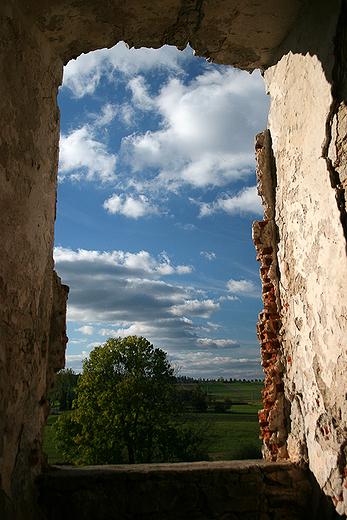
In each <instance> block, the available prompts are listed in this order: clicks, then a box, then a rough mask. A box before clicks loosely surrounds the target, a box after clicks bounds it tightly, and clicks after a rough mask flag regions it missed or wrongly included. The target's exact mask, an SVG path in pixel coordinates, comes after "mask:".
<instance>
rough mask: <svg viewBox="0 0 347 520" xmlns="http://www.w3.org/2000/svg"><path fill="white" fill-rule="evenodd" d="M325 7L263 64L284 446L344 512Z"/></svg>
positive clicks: (333, 114) (333, 133)
mask: <svg viewBox="0 0 347 520" xmlns="http://www.w3.org/2000/svg"><path fill="white" fill-rule="evenodd" d="M328 7H329V9H330V8H331V4H330V3H329V6H328V5H327V4H326V6H325V7H322V8H318V9H316V12H315V17H316V29H315V32H314V31H311V29H310V26H309V25H308V24H305V38H306V39H307V41H309V47H308V46H306V42H305V44H302V49H305V50H307V52H306V53H297V52H292V51H289V52H288V53H286V54H285V55H284V56H283V57H281V58H280V59H279V61H278V62H277V63H276V65H274V66H273V67H270V68H269V69H268V70H267V71H266V72H265V82H266V88H267V91H268V92H269V94H270V96H271V108H270V114H269V129H270V132H271V137H272V143H273V153H274V157H275V161H276V195H275V197H276V207H275V222H276V227H277V231H278V266H279V273H280V281H279V290H280V300H281V318H282V328H281V331H280V335H281V345H282V352H281V356H282V361H283V362H282V366H283V368H284V379H283V381H284V388H285V397H286V399H287V400H288V403H289V407H290V413H289V418H288V423H289V428H288V431H289V435H288V441H287V449H288V455H289V457H290V459H291V460H293V461H306V462H308V463H309V466H310V468H311V470H312V471H313V473H314V474H315V476H316V478H317V480H318V482H319V485H320V486H321V487H322V488H323V489H324V490H325V492H326V493H327V494H328V495H329V496H331V497H332V499H333V501H334V503H335V505H336V507H337V511H339V512H340V513H344V512H346V500H347V489H346V484H347V479H346V474H347V466H346V453H345V446H346V444H347V423H346V420H347V401H346V388H347V372H346V368H347V364H346V363H347V349H346V337H347V334H346V333H347V306H346V303H347V302H346V293H345V289H344V288H345V286H346V273H347V256H346V237H345V235H344V226H343V225H342V224H343V220H344V212H345V209H344V205H343V201H344V191H343V185H342V184H341V182H340V180H339V172H338V171H334V167H333V165H334V164H335V165H339V168H340V169H341V170H343V168H344V166H342V165H343V164H344V165H345V159H344V158H343V154H344V153H345V152H344V151H343V150H344V146H345V142H344V139H345V137H346V132H345V128H344V129H343V130H342V126H343V124H344V123H343V121H344V118H343V116H344V114H345V111H344V106H343V105H342V106H341V102H342V99H339V97H338V96H339V91H340V92H341V87H343V86H344V85H343V83H344V80H343V78H344V73H345V72H346V69H344V70H343V64H341V62H340V63H338V62H336V61H335V62H334V61H333V60H331V59H328V55H329V52H330V53H332V54H333V53H335V57H336V58H338V52H337V51H338V48H339V46H340V45H341V35H339V34H338V33H337V34H336V28H335V23H336V21H335V22H334V23H331V24H329V23H328V22H327V20H329V18H328V17H327V15H328V12H327V8H328ZM336 12H338V11H336ZM319 28H322V29H323V28H324V30H322V31H319V30H317V29H319ZM298 29H299V28H298ZM295 39H296V38H294V35H290V37H289V41H287V42H285V43H284V47H289V48H292V49H293V51H295V47H296V45H297V41H295V42H294V41H293V40H295ZM337 65H339V67H340V74H339V77H336V68H337ZM341 65H342V68H341ZM340 128H341V130H340ZM284 129H285V131H284ZM342 143H343V144H342ZM341 173H342V172H341Z"/></svg>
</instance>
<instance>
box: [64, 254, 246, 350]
mask: <svg viewBox="0 0 347 520" xmlns="http://www.w3.org/2000/svg"><path fill="white" fill-rule="evenodd" d="M54 258H55V263H56V269H57V271H58V273H59V275H60V276H61V277H62V279H63V281H64V283H67V284H68V285H69V286H70V288H71V292H70V296H69V301H68V320H69V321H72V322H75V323H80V324H81V326H80V327H79V328H77V329H75V330H77V331H79V332H81V333H82V334H86V335H89V334H92V333H93V334H94V336H95V335H98V336H100V337H104V338H105V337H110V336H115V337H117V336H128V335H134V334H135V335H143V336H146V337H147V338H148V339H150V340H151V341H153V342H155V344H156V345H158V346H161V348H165V349H166V350H167V349H168V348H171V349H173V350H175V349H182V348H189V349H191V348H193V349H194V348H200V349H201V348H204V349H207V348H219V349H220V348H223V349H227V348H236V347H238V343H237V342H235V341H233V340H224V339H218V338H215V339H213V340H210V339H208V338H206V337H205V336H203V337H201V332H202V331H204V330H208V329H206V327H204V326H203V325H201V320H204V319H208V318H211V316H212V315H214V314H215V313H217V312H218V311H219V310H220V303H219V302H216V301H214V300H212V299H211V298H208V297H206V296H205V295H204V293H202V292H201V291H198V290H195V289H193V288H192V287H184V286H182V285H180V284H177V283H176V285H175V284H173V283H167V282H165V281H164V280H162V279H161V278H165V277H166V276H168V275H170V277H171V278H172V277H173V276H176V277H182V276H184V274H185V273H188V272H190V271H191V269H192V267H191V266H184V265H183V266H174V265H172V262H171V261H170V258H169V255H168V254H167V253H165V252H163V253H162V254H161V255H160V256H159V257H158V258H157V259H156V258H154V257H152V256H151V255H150V254H149V253H148V252H146V251H140V252H139V253H136V254H134V253H129V252H123V251H114V252H112V253H108V252H102V253H101V252H99V251H87V250H79V251H73V250H71V249H64V248H61V247H57V248H55V251H54ZM195 319H198V322H196V321H195ZM91 324H93V325H91ZM205 334H206V333H205Z"/></svg>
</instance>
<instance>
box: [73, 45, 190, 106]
mask: <svg viewBox="0 0 347 520" xmlns="http://www.w3.org/2000/svg"><path fill="white" fill-rule="evenodd" d="M190 59H192V56H191V51H190V49H189V48H187V49H186V50H185V51H183V52H178V51H177V49H176V48H175V47H170V46H168V45H164V46H163V47H161V48H160V49H147V48H141V49H127V47H126V46H125V44H124V43H123V42H119V43H118V44H117V45H115V46H114V47H112V49H100V50H97V51H94V52H90V53H88V54H81V56H79V57H78V58H77V59H76V60H71V61H69V63H68V64H67V65H66V67H64V77H63V87H65V88H68V89H70V90H71V91H72V92H73V94H74V96H75V97H76V98H81V97H83V96H85V95H88V94H89V95H90V94H93V93H94V91H95V89H96V87H97V86H98V84H99V82H100V79H101V77H102V76H103V75H106V76H108V78H109V80H113V81H119V75H124V76H125V77H131V76H133V75H135V74H138V73H144V72H148V71H150V70H153V69H157V70H160V69H164V70H165V69H168V70H169V71H170V70H171V71H174V72H175V73H176V74H183V70H182V68H181V63H183V62H185V61H188V60H190Z"/></svg>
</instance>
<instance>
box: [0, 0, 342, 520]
mask: <svg viewBox="0 0 347 520" xmlns="http://www.w3.org/2000/svg"><path fill="white" fill-rule="evenodd" d="M346 18H347V17H346V2H345V0H332V1H329V2H326V1H325V0H324V1H323V0H316V1H313V0H301V1H299V0H284V1H283V2H282V1H281V2H278V1H277V0H266V1H262V2H257V3H254V2H248V1H246V0H211V1H208V2H206V1H205V2H204V1H202V0H182V1H178V0H168V1H167V2H157V1H153V0H152V1H147V0H129V1H127V2H126V3H124V2H123V1H121V0H105V1H104V2H95V1H94V0H85V1H83V2H72V1H70V0H34V1H33V0H30V1H29V0H4V1H3V2H1V4H0V49H1V53H0V72H1V82H0V103H1V125H0V214H1V221H0V236H1V253H2V256H1V260H2V261H1V265H0V292H1V299H0V306H1V320H0V338H1V339H0V341H1V348H0V417H1V421H0V475H1V490H0V512H1V514H2V518H10V519H12V518H15V519H16V520H21V519H22V518H26V519H28V518H29V517H30V514H31V513H30V507H31V506H32V507H34V505H33V503H34V502H33V500H32V499H33V496H34V495H33V488H32V482H33V480H34V478H35V477H36V476H37V475H38V474H40V472H41V470H42V465H43V463H44V456H43V454H42V451H41V445H42V436H43V429H44V422H45V418H46V415H47V413H48V409H47V406H46V404H45V399H44V396H45V393H46V391H47V389H48V388H49V386H50V385H51V383H52V380H53V377H54V372H56V371H57V370H59V368H61V367H62V366H63V363H64V351H65V344H66V336H65V306H66V298H67V288H65V287H64V286H62V285H61V283H60V280H59V279H58V277H57V276H56V275H55V274H54V272H53V258H52V249H53V230H54V219H55V203H56V182H57V180H56V177H57V164H58V139H59V110H58V108H57V103H56V96H57V89H58V86H59V84H60V83H61V74H62V65H63V63H66V62H67V61H68V60H70V59H72V58H74V57H76V56H78V55H79V54H80V53H82V52H87V51H89V50H92V49H96V48H101V47H106V46H111V45H114V44H115V43H117V42H118V41H119V40H124V41H126V42H127V43H128V44H129V45H135V46H137V47H139V46H141V45H143V46H148V47H160V46H161V45H163V44H164V43H168V44H174V45H177V46H178V47H179V48H183V47H185V45H186V44H187V43H188V42H190V44H191V46H192V47H193V48H194V49H195V50H196V53H197V54H199V55H202V56H205V57H206V58H212V59H214V60H215V61H216V62H217V63H224V64H229V65H234V66H238V67H240V68H244V69H247V70H252V69H254V68H255V67H259V68H261V69H263V70H264V71H265V72H264V78H265V83H266V88H267V90H268V92H269V94H270V96H271V109H270V115H269V125H268V129H269V132H268V133H266V134H264V135H267V136H268V137H269V138H270V137H271V139H272V152H271V153H270V151H271V150H270V151H269V150H268V152H267V153H269V155H268V157H270V156H271V157H272V159H271V161H272V163H273V164H272V167H271V168H273V170H271V172H272V173H271V174H270V178H271V179H272V181H271V182H272V187H271V190H272V194H271V193H270V192H269V193H267V192H266V193H265V191H266V190H265V191H264V189H263V188H264V186H265V185H264V186H260V191H261V192H262V195H263V198H264V202H265V207H266V211H267V212H268V213H269V211H270V209H271V212H270V213H271V215H269V214H268V215H265V218H264V221H263V224H262V223H258V224H255V228H254V238H255V240H256V241H258V242H257V244H256V245H257V249H258V253H259V260H260V261H261V263H262V267H261V269H262V270H263V271H262V277H263V284H264V305H265V309H264V313H262V316H261V319H260V323H259V328H258V333H259V338H260V341H261V347H262V352H263V364H264V368H265V369H266V377H267V386H266V389H265V391H264V413H263V415H261V421H262V435H263V438H264V441H265V448H264V453H265V455H266V456H267V457H270V458H277V457H278V456H279V457H283V456H286V455H287V454H288V456H289V457H290V459H291V460H292V461H296V462H298V463H303V462H308V464H309V466H310V468H311V470H312V472H313V474H314V475H315V477H316V479H317V481H318V483H319V485H320V486H321V487H322V489H324V491H325V493H326V494H327V495H328V496H330V497H331V498H332V500H333V502H334V504H335V506H336V508H337V510H338V511H339V512H340V513H342V512H345V511H346V510H347V508H346V505H345V504H346V502H347V488H346V485H347V481H346V480H347V478H346V475H347V463H346V456H347V453H346V446H347V426H346V419H347V401H346V383H347V381H346V378H347V376H346V366H347V365H346V362H347V359H346V356H347V349H346V332H347V331H346V328H347V301H346V291H345V280H346V274H347V259H346V236H347V225H346V221H347V219H346V208H345V187H346V185H347V167H346V158H347V149H346V130H347V125H346V120H347V118H346V115H347V110H346V104H347V99H346V92H347V90H346V70H347V69H346V41H347V38H346V27H347V23H346ZM266 139H267V138H266ZM267 143H268V144H269V143H270V141H269V140H267ZM258 144H259V143H258ZM260 148H261V147H260V146H258V150H257V155H258V159H260V162H259V170H258V174H260V175H262V172H263V169H264V164H265V163H262V164H261V162H262V152H261V150H260ZM270 148H271V147H270ZM265 166H266V165H265ZM265 170H266V167H265V169H264V171H265ZM266 175H267V174H265V176H266ZM260 180H261V179H260ZM261 182H262V180H261ZM268 187H269V186H268ZM266 189H267V188H266ZM271 190H270V191H271ZM269 195H271V197H273V200H272V202H271V200H270V199H269V198H267V197H268V196H269ZM270 206H271V208H270ZM264 223H265V224H264ZM257 226H258V227H257ZM261 230H263V231H261ZM267 266H269V271H268V273H269V272H270V275H271V276H267V273H266V272H265V271H266V268H267ZM273 275H276V276H273ZM270 310H271V312H269V311H270ZM270 336H271V337H270ZM270 340H271V341H270ZM282 382H283V384H284V386H282ZM286 435H288V437H287V439H286ZM31 516H33V514H32V515H31Z"/></svg>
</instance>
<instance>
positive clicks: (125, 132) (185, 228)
mask: <svg viewBox="0 0 347 520" xmlns="http://www.w3.org/2000/svg"><path fill="white" fill-rule="evenodd" d="M58 103H59V106H60V109H61V139H60V162H59V183H58V211H57V221H56V230H55V250H54V258H55V263H56V270H57V272H58V274H59V276H60V277H61V278H62V282H63V283H65V284H67V285H69V286H70V295H69V301H68V314H67V320H68V336H69V343H68V348H67V366H68V367H71V368H73V369H74V370H76V371H80V370H81V367H82V361H83V359H85V358H86V357H87V356H88V354H89V352H90V351H91V350H92V349H93V348H94V347H95V346H96V345H100V344H102V343H103V342H104V341H106V340H107V338H108V337H118V336H127V335H134V334H136V335H142V336H145V337H146V338H147V339H148V340H149V341H151V342H152V343H153V344H154V346H155V347H159V348H162V349H163V350H165V351H166V352H168V354H169V357H170V360H171V361H172V363H173V364H174V365H175V366H177V367H178V368H179V370H180V374H182V375H189V376H193V377H206V378H207V377H209V378H211V377H213V378H217V377H219V376H223V377H226V378H229V377H233V378H234V377H236V378H246V379H251V378H262V377H263V371H262V368H261V366H260V355H259V344H258V340H257V338H256V322H257V318H258V313H259V312H260V311H261V309H262V302H261V297H260V294H261V290H260V280H259V264H258V263H257V262H256V253H255V249H254V246H253V242H252V239H251V226H252V221H253V220H255V219H257V220H261V219H262V215H263V209H262V206H261V202H260V199H259V197H258V195H257V192H256V187H255V166H256V164H255V159H254V147H253V142H254V136H255V134H257V133H258V132H261V131H263V130H264V129H265V128H266V125H267V114H268V110H269V99H268V97H267V96H266V95H265V89H264V83H263V80H262V78H261V75H260V73H259V72H258V71H255V72H254V73H253V74H251V75H250V74H248V73H246V72H241V71H238V70H235V69H232V68H231V67H223V66H219V65H214V64H211V63H208V62H206V60H205V59H203V58H197V57H195V56H193V53H192V50H191V49H190V48H189V47H187V49H185V50H184V51H183V52H181V51H178V50H177V49H175V48H174V47H168V46H165V47H162V48H161V49H158V50H153V49H139V50H135V49H131V50H129V49H127V48H126V47H125V45H124V44H123V43H119V44H118V45H117V46H115V47H114V48H112V49H110V50H106V49H104V50H100V51H95V52H93V53H90V54H88V55H82V56H80V57H79V58H78V59H77V60H72V61H71V62H69V63H68V65H67V66H66V67H65V70H64V81H63V85H62V87H61V89H60V93H59V97H58Z"/></svg>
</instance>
